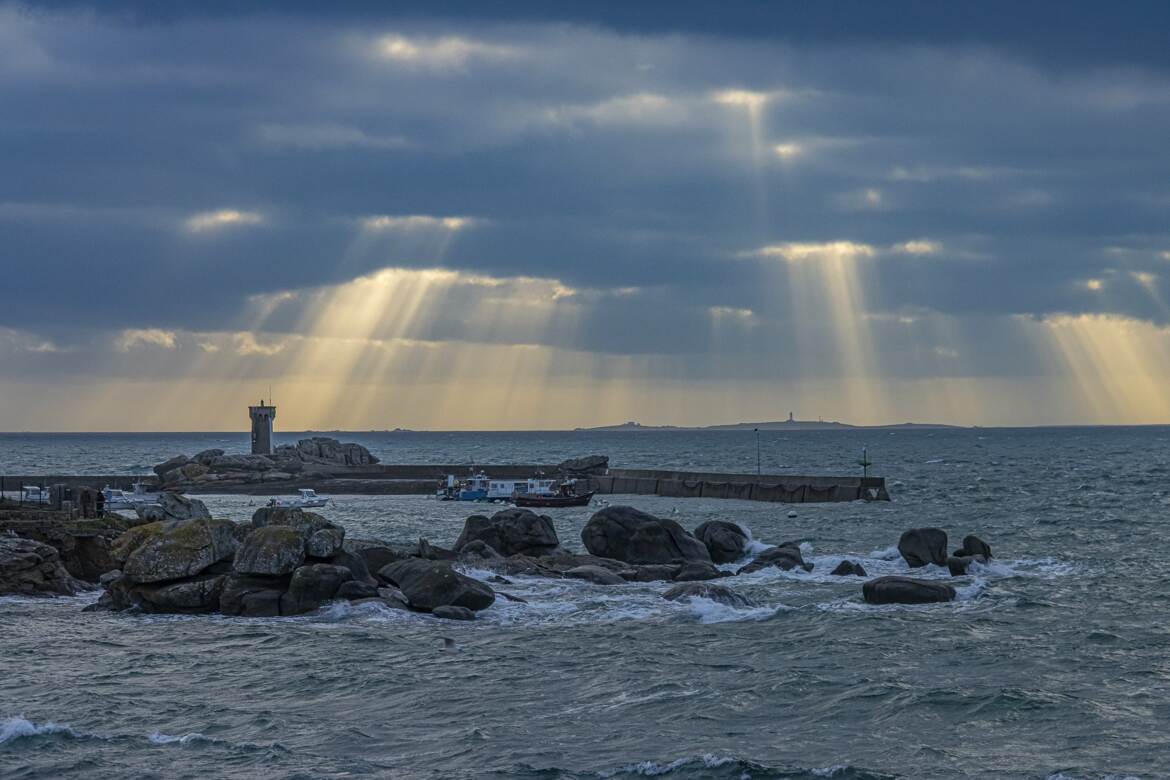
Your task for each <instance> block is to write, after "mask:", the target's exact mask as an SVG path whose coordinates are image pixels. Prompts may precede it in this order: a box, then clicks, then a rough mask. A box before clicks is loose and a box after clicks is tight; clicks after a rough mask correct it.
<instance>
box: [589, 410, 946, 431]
mask: <svg viewBox="0 0 1170 780" xmlns="http://www.w3.org/2000/svg"><path fill="white" fill-rule="evenodd" d="M962 427H963V426H961V425H943V424H941V423H912V422H906V423H894V424H891V425H850V424H849V423H843V422H837V421H835V420H830V421H827V422H826V421H825V420H797V419H794V418H793V416H792V415H791V414H789V415H788V419H787V420H772V421H770V422H740V423H731V424H728V425H697V426H688V425H642V424H641V423H638V422H633V421H630V422H624V423H622V424H621V425H602V426H598V427H596V428H576V429H575V430H578V431H630V432H638V431H742V430H757V429H758V430H761V431H837V430H847V431H848V430H865V431H874V430H907V429H910V430H914V429H936V428H962Z"/></svg>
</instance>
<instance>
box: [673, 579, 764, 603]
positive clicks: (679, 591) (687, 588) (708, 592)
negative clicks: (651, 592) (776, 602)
mask: <svg viewBox="0 0 1170 780" xmlns="http://www.w3.org/2000/svg"><path fill="white" fill-rule="evenodd" d="M662 598H664V599H668V600H670V601H684V600H686V599H690V598H704V599H710V600H711V601H715V602H718V603H719V604H725V605H727V606H729V607H736V608H740V609H742V608H744V607H751V606H755V605H754V604H753V603H752V602H751V600H750V599H748V598H747V597H746V596H741V595H740V594H738V593H736V592H735V591H734V590H732V589H731V588H728V587H724V586H723V585H714V584H711V583H707V582H685V583H683V584H681V585H675V586H674V587H672V588H670V589H668V590H667V591H666V592H665V593H663V594H662Z"/></svg>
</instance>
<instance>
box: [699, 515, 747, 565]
mask: <svg viewBox="0 0 1170 780" xmlns="http://www.w3.org/2000/svg"><path fill="white" fill-rule="evenodd" d="M695 538H696V539H698V540H699V541H700V542H702V543H703V544H704V545H706V547H707V552H708V553H710V555H711V560H713V561H714V562H715V563H735V562H736V561H738V560H739V559H741V558H743V557H744V555H746V554H747V543H748V536H747V534H746V533H745V532H744V530H743V529H742V528H740V527H739V526H738V525H736V524H735V523H729V522H727V521H725V520H709V521H707V522H706V523H703V524H702V525H700V526H699V527H698V528H696V529H695Z"/></svg>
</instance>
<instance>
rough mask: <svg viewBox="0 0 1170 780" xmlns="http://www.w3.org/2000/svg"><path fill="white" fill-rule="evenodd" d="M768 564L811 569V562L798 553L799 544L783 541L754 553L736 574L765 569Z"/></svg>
mask: <svg viewBox="0 0 1170 780" xmlns="http://www.w3.org/2000/svg"><path fill="white" fill-rule="evenodd" d="M769 566H775V567H776V568H778V569H782V570H784V571H791V570H793V569H795V568H797V567H799V568H801V569H804V570H805V571H812V570H813V566H812V564H811V563H805V561H804V556H802V555H801V554H800V546H799V545H797V544H796V542H785V543H784V544H781V545H778V546H776V547H769V548H768V549H766V550H764V551H763V552H761V553H759V554H758V555H756V557H755V558H753V559H752V561H751V563H749V564H747V565H746V566H743V567H741V568H740V569H739V570H737V571H736V572H735V573H736V574H751V573H752V572H754V571H759V570H761V569H766V568H768V567H769Z"/></svg>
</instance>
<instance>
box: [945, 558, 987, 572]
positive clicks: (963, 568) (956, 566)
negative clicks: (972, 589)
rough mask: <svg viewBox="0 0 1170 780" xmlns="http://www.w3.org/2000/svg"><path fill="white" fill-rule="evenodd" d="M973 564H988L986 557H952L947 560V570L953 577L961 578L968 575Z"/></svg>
mask: <svg viewBox="0 0 1170 780" xmlns="http://www.w3.org/2000/svg"><path fill="white" fill-rule="evenodd" d="M972 563H987V556H985V555H952V556H950V557H949V558H947V569H948V570H949V571H950V573H951V576H952V577H961V576H962V575H964V574H966V573H967V569H969V568H970V567H971V564H972Z"/></svg>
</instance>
